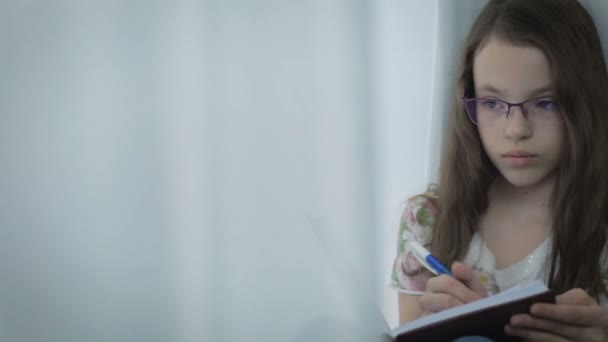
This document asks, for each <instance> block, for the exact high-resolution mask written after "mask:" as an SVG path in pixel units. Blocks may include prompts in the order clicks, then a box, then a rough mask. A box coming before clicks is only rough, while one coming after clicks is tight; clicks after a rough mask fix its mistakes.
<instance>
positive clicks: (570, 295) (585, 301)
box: [555, 289, 597, 305]
mask: <svg viewBox="0 0 608 342" xmlns="http://www.w3.org/2000/svg"><path fill="white" fill-rule="evenodd" d="M555 303H557V304H579V305H597V302H596V301H595V299H593V297H591V296H590V295H589V294H587V292H585V291H584V290H583V289H572V290H569V291H566V292H564V293H562V294H561V295H558V296H555Z"/></svg>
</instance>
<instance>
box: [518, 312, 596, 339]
mask: <svg viewBox="0 0 608 342" xmlns="http://www.w3.org/2000/svg"><path fill="white" fill-rule="evenodd" d="M509 324H510V326H511V327H513V328H515V329H531V330H541V331H544V332H548V333H551V334H554V335H559V336H561V337H563V338H566V339H569V340H580V339H582V340H584V341H587V340H589V341H594V340H593V339H591V338H590V336H589V335H592V334H593V329H590V328H588V327H581V326H575V325H569V324H564V323H562V322H557V321H553V320H548V319H543V318H538V317H534V316H532V315H528V314H519V315H513V316H512V317H511V319H510V321H509ZM585 336H587V337H586V338H583V337H585Z"/></svg>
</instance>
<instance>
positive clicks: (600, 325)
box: [505, 289, 608, 341]
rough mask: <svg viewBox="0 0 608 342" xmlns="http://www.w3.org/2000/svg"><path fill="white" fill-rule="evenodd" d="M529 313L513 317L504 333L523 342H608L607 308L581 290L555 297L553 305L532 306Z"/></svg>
mask: <svg viewBox="0 0 608 342" xmlns="http://www.w3.org/2000/svg"><path fill="white" fill-rule="evenodd" d="M530 313H531V314H518V315H513V317H511V321H510V323H509V324H507V326H506V327H505V332H506V333H507V334H509V335H514V336H520V337H523V338H525V339H526V340H527V341H608V334H607V329H608V308H603V307H601V306H600V305H599V304H598V303H597V302H596V301H595V300H593V298H591V296H589V295H588V294H587V292H585V291H583V290H581V289H573V290H570V291H567V292H565V293H563V294H561V295H559V296H556V297H555V304H547V303H536V304H534V305H532V306H531V307H530Z"/></svg>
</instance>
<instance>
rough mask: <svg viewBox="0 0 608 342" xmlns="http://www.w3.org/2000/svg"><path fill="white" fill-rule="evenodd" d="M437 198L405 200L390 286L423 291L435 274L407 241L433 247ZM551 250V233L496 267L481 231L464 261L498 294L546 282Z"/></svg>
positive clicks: (607, 279)
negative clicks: (516, 259) (523, 255)
mask: <svg viewBox="0 0 608 342" xmlns="http://www.w3.org/2000/svg"><path fill="white" fill-rule="evenodd" d="M436 200H437V193H436V192H435V191H429V192H426V193H423V194H420V195H417V196H414V197H412V198H410V199H409V200H408V201H407V202H406V204H405V208H404V211H403V216H402V218H401V223H400V226H399V236H398V244H397V256H396V258H395V261H394V264H393V271H392V275H391V286H392V287H393V288H395V289H396V290H397V291H398V292H401V293H405V294H420V292H421V291H425V288H426V281H427V280H428V279H429V278H430V277H432V276H434V275H433V274H432V273H431V272H430V271H428V270H426V268H424V266H422V265H421V264H420V263H419V262H418V260H417V259H416V258H415V257H414V255H413V253H412V251H411V250H409V248H408V246H407V242H408V241H411V240H415V241H417V242H418V243H420V244H421V245H423V246H425V247H427V248H428V247H430V242H431V236H432V229H433V227H434V226H435V223H436V219H437V214H438V211H437V207H436ZM550 250H551V236H549V237H547V239H546V240H545V241H544V242H542V243H541V244H540V245H539V246H538V247H537V248H536V249H535V250H534V251H532V252H531V253H530V254H529V255H528V256H527V257H526V258H524V259H523V260H521V261H519V262H517V263H515V264H514V265H511V266H509V267H506V268H502V269H497V268H496V262H495V258H494V255H493V254H492V252H491V251H490V250H489V249H488V248H487V246H486V245H485V243H484V242H483V240H482V239H481V237H480V236H479V234H478V233H475V235H474V236H473V238H472V240H471V243H470V245H469V250H468V251H467V254H466V256H465V258H464V260H463V262H464V263H465V264H467V265H468V266H469V267H471V268H472V269H473V272H474V273H475V274H476V275H477V277H478V278H479V280H480V281H481V283H482V284H483V285H484V286H485V288H486V290H487V292H488V294H495V293H498V292H501V291H504V290H506V289H508V288H511V287H513V286H515V285H518V284H524V283H526V282H529V281H532V280H536V279H538V280H542V281H544V282H545V283H546V282H547V279H548V272H549V267H547V266H548V265H549V261H548V257H549V251H550ZM602 271H603V272H602V273H603V274H602V275H603V279H604V283H607V284H608V267H603V268H602ZM602 302H604V300H602Z"/></svg>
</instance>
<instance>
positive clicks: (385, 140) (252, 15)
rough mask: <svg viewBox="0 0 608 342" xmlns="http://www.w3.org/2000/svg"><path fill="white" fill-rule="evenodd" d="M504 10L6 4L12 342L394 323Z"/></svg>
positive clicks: (1, 122) (3, 245) (363, 329)
mask: <svg viewBox="0 0 608 342" xmlns="http://www.w3.org/2000/svg"><path fill="white" fill-rule="evenodd" d="M586 2H591V1H586ZM484 3H485V1H483V0H467V1H464V0H462V1H458V2H456V1H439V0H436V1H422V0H421V1H391V0H386V1H349V0H336V1H321V0H313V1H278V0H256V1H251V0H231V1H212V0H207V1H201V0H177V1H162V0H151V1H137V0H134V1H121V0H105V1H101V0H89V1H76V0H55V1H40V0H24V1H5V2H2V4H0V23H1V24H0V25H1V29H0V44H1V45H0V46H1V47H2V50H1V51H2V53H1V54H0V66H1V69H0V70H2V72H1V73H0V75H1V77H0V99H1V101H0V162H1V164H0V194H1V196H0V201H1V202H0V203H1V205H0V340H2V341H62V342H65V341H176V342H181V341H188V342H189V341H263V340H268V341H275V340H281V341H313V340H314V341H330V340H332V341H335V340H347V339H348V340H361V341H369V336H370V335H371V336H375V335H376V334H378V333H379V332H380V331H382V329H385V326H384V323H383V322H382V319H383V318H385V319H386V320H387V322H388V323H389V325H391V326H394V325H395V324H396V295H395V294H394V293H393V292H391V291H390V290H389V289H388V287H387V284H388V280H389V272H390V266H391V265H390V264H391V262H392V258H393V257H394V253H395V240H396V229H397V223H398V220H399V215H400V209H401V204H402V202H403V201H404V200H405V199H406V198H407V196H408V195H411V194H412V193H414V192H417V191H420V190H422V189H424V187H425V186H426V184H427V183H428V182H430V181H432V180H434V179H435V177H436V173H435V172H436V171H435V170H436V167H437V165H438V160H439V151H440V148H441V144H442V142H443V131H444V123H445V121H444V115H445V114H446V108H447V103H448V101H449V96H451V86H452V85H453V81H454V66H455V65H456V62H457V60H458V58H459V50H460V45H461V44H462V39H463V37H464V34H465V33H466V31H467V29H468V27H469V25H470V23H471V20H472V18H474V17H475V15H476V14H477V12H478V10H479V8H480V7H481V6H482V5H483V4H484ZM600 5H601V6H600ZM594 6H595V7H596V8H603V9H606V6H604V4H603V3H601V1H598V2H595V3H594ZM594 13H597V12H594ZM596 20H597V19H596Z"/></svg>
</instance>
